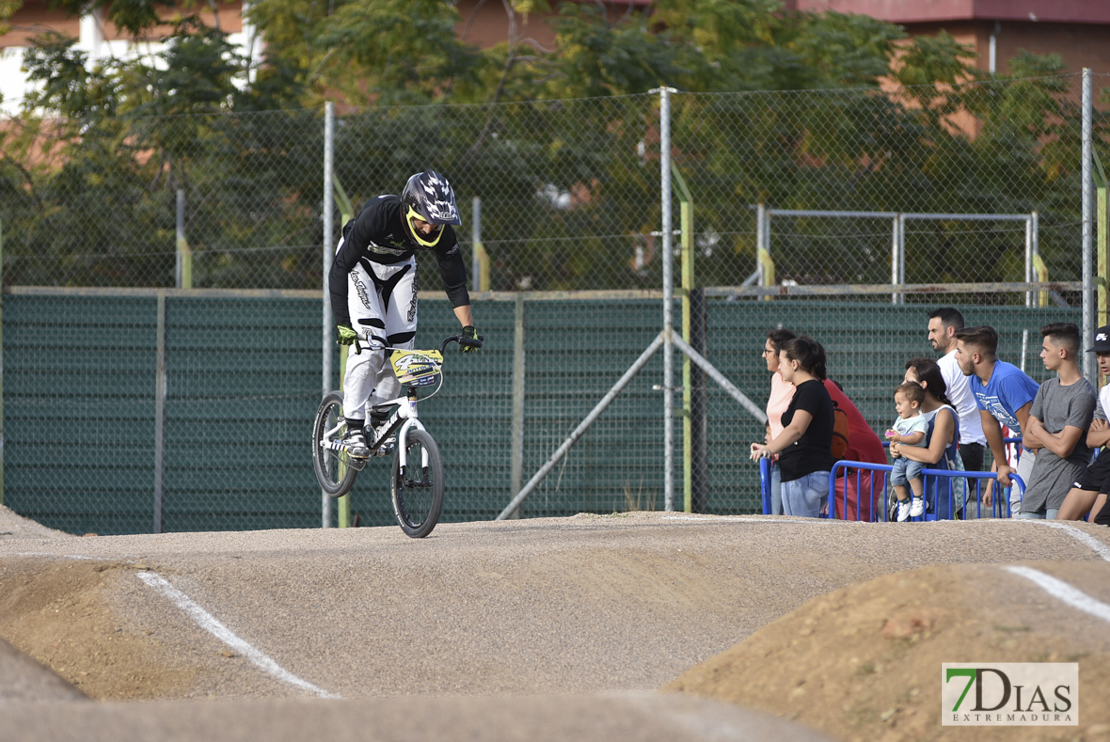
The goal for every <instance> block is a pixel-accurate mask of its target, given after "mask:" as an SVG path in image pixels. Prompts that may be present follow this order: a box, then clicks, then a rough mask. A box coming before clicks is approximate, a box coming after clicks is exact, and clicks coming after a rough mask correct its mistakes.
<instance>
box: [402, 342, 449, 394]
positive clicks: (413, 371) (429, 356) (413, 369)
mask: <svg viewBox="0 0 1110 742" xmlns="http://www.w3.org/2000/svg"><path fill="white" fill-rule="evenodd" d="M390 362H391V363H392V364H393V372H394V373H395V374H397V381H399V382H401V384H403V385H405V386H428V385H429V384H434V383H435V382H436V379H438V378H439V367H440V364H442V363H443V356H442V355H441V354H440V352H439V351H438V350H399V351H394V352H393V358H392V359H391V360H390Z"/></svg>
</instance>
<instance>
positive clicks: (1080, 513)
mask: <svg viewBox="0 0 1110 742" xmlns="http://www.w3.org/2000/svg"><path fill="white" fill-rule="evenodd" d="M1087 352H1088V353H1090V352H1094V354H1095V356H1096V357H1097V358H1098V370H1099V373H1100V374H1102V375H1103V376H1107V375H1110V325H1104V326H1102V327H1100V328H1098V331H1096V332H1095V342H1094V346H1093V347H1092V348H1090V349H1089V350H1088V351H1087ZM1108 412H1110V384H1107V385H1106V386H1104V387H1102V389H1101V390H1100V391H1099V393H1098V402H1097V403H1096V404H1095V411H1094V419H1093V420H1092V421H1091V427H1090V429H1089V430H1088V431H1087V440H1086V443H1087V447H1088V448H1091V449H1099V448H1101V449H1102V452H1101V453H1100V454H1099V456H1098V458H1096V459H1095V460H1094V462H1092V463H1091V465H1090V466H1088V467H1087V468H1086V470H1084V472H1083V473H1082V474H1081V475H1079V477H1078V478H1077V479H1076V480H1075V481H1074V482H1072V485H1071V489H1070V490H1069V491H1068V494H1067V496H1066V497H1065V498H1064V504H1063V505H1061V506H1060V511H1059V512H1058V513H1057V514H1056V519H1057V520H1082V519H1083V518H1085V517H1087V518H1089V519H1090V521H1091V522H1092V523H1094V522H1095V519H1096V518H1097V516H1098V513H1099V510H1100V509H1105V505H1104V504H1103V503H1105V502H1106V493H1107V492H1110V456H1108V455H1106V448H1105V447H1106V445H1107V444H1108V443H1110V425H1108V424H1107V413H1108ZM1096 506H1097V507H1096Z"/></svg>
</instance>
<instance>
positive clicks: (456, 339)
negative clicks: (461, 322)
mask: <svg viewBox="0 0 1110 742" xmlns="http://www.w3.org/2000/svg"><path fill="white" fill-rule="evenodd" d="M484 340H485V337H483V336H482V335H479V336H478V343H477V347H479V348H481V347H482V341H484ZM451 343H458V344H459V345H475V343H474V341H473V340H472V339H471V338H468V337H466V336H465V335H452V336H451V337H449V338H447V339H446V340H444V341H443V343H442V344H441V345H440V346H439V352H440V353H443V352H444V351H446V350H447V346H448V345H450V344H451Z"/></svg>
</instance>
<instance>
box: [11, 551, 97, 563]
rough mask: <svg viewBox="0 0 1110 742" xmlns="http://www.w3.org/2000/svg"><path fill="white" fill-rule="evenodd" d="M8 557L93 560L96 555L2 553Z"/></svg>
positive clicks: (41, 552) (33, 552) (26, 552)
mask: <svg viewBox="0 0 1110 742" xmlns="http://www.w3.org/2000/svg"><path fill="white" fill-rule="evenodd" d="M0 556H7V557H53V558H54V559H80V560H87V561H92V560H93V559H95V558H96V557H91V556H81V555H80V554H51V553H50V552H48V551H17V552H15V553H14V554H0Z"/></svg>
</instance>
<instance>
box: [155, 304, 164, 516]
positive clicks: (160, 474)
mask: <svg viewBox="0 0 1110 742" xmlns="http://www.w3.org/2000/svg"><path fill="white" fill-rule="evenodd" d="M157 306H158V309H157V311H158V337H157V341H156V343H157V344H156V346H155V348H156V349H155V355H154V357H155V363H154V368H155V371H154V530H153V532H154V533H161V532H162V498H163V495H164V490H163V487H164V486H165V471H166V292H165V290H161V291H159V292H158V305H157Z"/></svg>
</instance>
